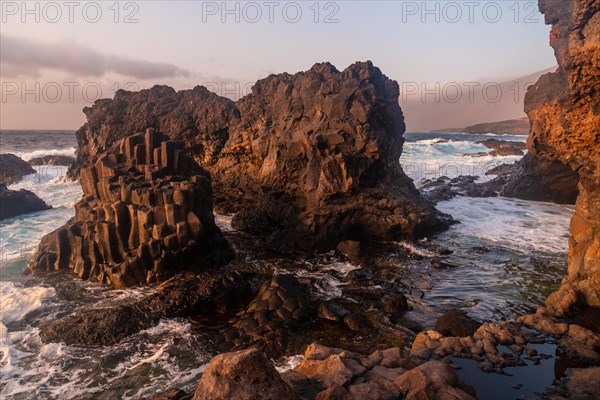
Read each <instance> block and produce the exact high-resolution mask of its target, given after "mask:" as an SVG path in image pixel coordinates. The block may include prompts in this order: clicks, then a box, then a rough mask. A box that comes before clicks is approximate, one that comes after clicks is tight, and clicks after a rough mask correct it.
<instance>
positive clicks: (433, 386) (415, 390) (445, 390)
mask: <svg viewBox="0 0 600 400" xmlns="http://www.w3.org/2000/svg"><path fill="white" fill-rule="evenodd" d="M395 383H396V386H398V388H399V389H400V390H402V391H404V393H405V396H404V399H405V400H417V399H418V400H425V399H438V398H447V399H454V400H474V399H475V397H474V391H473V390H472V388H470V387H468V386H466V385H464V384H462V383H461V382H460V381H459V380H458V377H457V376H456V373H455V372H454V371H453V370H452V368H451V367H450V366H449V365H447V364H445V363H443V362H441V361H429V362H427V363H425V364H421V365H419V366H418V367H416V368H414V369H412V370H410V371H408V372H407V373H405V374H402V375H400V377H399V378H398V379H396V380H395ZM465 390H467V391H469V392H473V395H471V394H469V393H467V392H466V391H465Z"/></svg>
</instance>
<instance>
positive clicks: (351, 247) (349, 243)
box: [336, 240, 362, 262]
mask: <svg viewBox="0 0 600 400" xmlns="http://www.w3.org/2000/svg"><path fill="white" fill-rule="evenodd" d="M336 251H337V252H338V253H340V254H341V255H343V256H344V257H346V258H347V259H348V260H350V261H352V262H356V261H358V260H359V259H360V257H361V255H362V245H361V243H360V242H357V241H356V240H345V241H343V242H339V243H338V245H337V248H336Z"/></svg>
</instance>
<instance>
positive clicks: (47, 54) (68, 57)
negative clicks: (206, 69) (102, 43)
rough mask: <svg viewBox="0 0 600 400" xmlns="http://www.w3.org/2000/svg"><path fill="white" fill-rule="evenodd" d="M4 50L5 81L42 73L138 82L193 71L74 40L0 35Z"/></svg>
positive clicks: (3, 70) (177, 75)
mask: <svg viewBox="0 0 600 400" xmlns="http://www.w3.org/2000/svg"><path fill="white" fill-rule="evenodd" d="M0 47H1V48H2V61H1V62H2V64H3V65H2V66H1V73H2V75H3V76H5V77H16V76H27V77H37V76H39V75H40V70H42V69H51V70H57V71H64V72H67V73H70V74H74V75H77V76H78V77H90V76H92V77H100V76H103V75H105V74H107V73H109V72H113V73H117V74H120V75H125V76H130V77H134V78H137V79H160V78H174V77H189V76H190V72H189V71H187V70H185V69H182V68H179V67H178V66H176V65H173V64H170V63H160V62H152V61H147V60H139V59H131V58H127V57H123V56H119V55H113V54H102V53H100V52H98V51H96V50H94V49H91V48H88V47H86V46H84V45H82V44H80V43H78V42H75V41H71V40H64V39H63V40H54V41H35V40H30V39H25V38H18V37H11V36H6V35H2V34H0Z"/></svg>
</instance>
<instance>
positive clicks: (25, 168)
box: [0, 153, 35, 186]
mask: <svg viewBox="0 0 600 400" xmlns="http://www.w3.org/2000/svg"><path fill="white" fill-rule="evenodd" d="M34 173H35V169H33V168H32V167H31V165H30V164H29V163H28V162H27V161H23V160H21V159H20V158H19V157H17V156H16V155H14V154H10V153H6V154H0V183H3V184H5V185H7V186H8V185H11V184H13V183H17V182H19V181H20V180H21V179H22V178H23V177H24V176H25V175H29V174H34Z"/></svg>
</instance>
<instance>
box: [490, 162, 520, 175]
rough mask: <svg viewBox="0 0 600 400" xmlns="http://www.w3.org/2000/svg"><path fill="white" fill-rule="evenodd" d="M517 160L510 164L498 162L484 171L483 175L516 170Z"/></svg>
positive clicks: (507, 172)
mask: <svg viewBox="0 0 600 400" xmlns="http://www.w3.org/2000/svg"><path fill="white" fill-rule="evenodd" d="M518 164H519V163H518V162H514V163H512V164H500V165H498V166H496V167H493V168H490V169H488V170H487V171H486V172H485V175H488V176H489V175H506V174H512V173H514V172H516V170H517V168H518Z"/></svg>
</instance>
